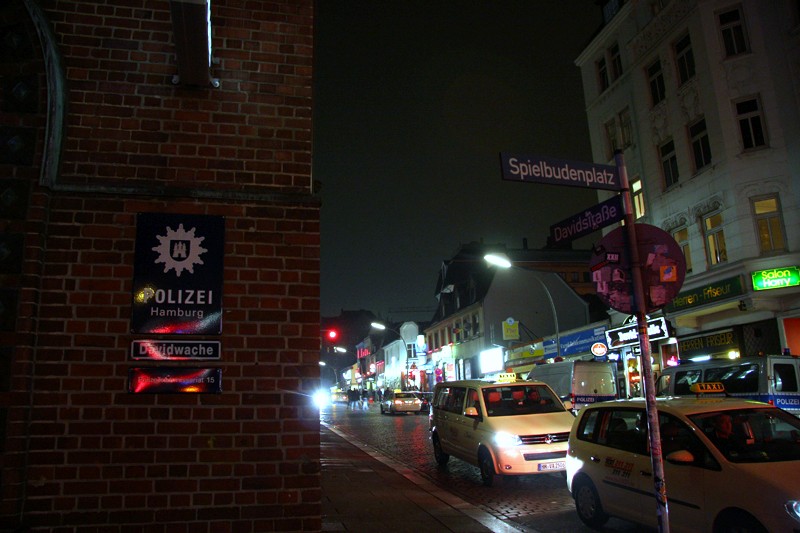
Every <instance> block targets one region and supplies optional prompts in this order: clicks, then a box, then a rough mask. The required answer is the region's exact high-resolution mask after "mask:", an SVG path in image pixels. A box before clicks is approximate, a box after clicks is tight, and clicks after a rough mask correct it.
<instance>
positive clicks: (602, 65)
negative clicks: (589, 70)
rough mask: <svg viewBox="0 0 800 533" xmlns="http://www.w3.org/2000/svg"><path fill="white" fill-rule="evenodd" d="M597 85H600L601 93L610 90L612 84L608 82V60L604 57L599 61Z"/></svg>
mask: <svg viewBox="0 0 800 533" xmlns="http://www.w3.org/2000/svg"><path fill="white" fill-rule="evenodd" d="M597 83H599V84H600V92H603V91H605V90H606V89H608V87H609V85H610V83H609V81H608V66H607V65H606V58H605V57H602V58H600V60H599V61H597Z"/></svg>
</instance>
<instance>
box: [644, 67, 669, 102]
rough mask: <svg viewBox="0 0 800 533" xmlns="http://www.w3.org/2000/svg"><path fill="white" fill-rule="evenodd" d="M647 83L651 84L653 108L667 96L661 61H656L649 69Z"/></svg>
mask: <svg viewBox="0 0 800 533" xmlns="http://www.w3.org/2000/svg"><path fill="white" fill-rule="evenodd" d="M647 81H648V83H649V84H650V100H651V101H652V104H653V106H656V105H658V103H659V102H661V101H662V100H663V99H664V97H665V96H666V87H665V86H664V73H663V72H662V71H661V60H660V59H656V60H655V61H654V62H653V63H651V64H650V66H649V67H647Z"/></svg>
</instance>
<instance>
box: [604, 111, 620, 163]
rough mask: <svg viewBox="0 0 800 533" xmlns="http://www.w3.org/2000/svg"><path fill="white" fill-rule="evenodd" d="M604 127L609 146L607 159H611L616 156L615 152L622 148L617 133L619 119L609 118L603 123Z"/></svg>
mask: <svg viewBox="0 0 800 533" xmlns="http://www.w3.org/2000/svg"><path fill="white" fill-rule="evenodd" d="M603 129H604V130H605V132H606V146H607V147H608V151H607V152H606V159H611V158H612V157H614V152H615V151H616V150H617V149H618V148H620V145H619V138H618V135H617V121H616V120H614V119H611V120H609V121H608V122H606V123H605V124H603Z"/></svg>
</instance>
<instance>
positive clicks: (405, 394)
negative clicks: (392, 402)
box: [394, 392, 416, 400]
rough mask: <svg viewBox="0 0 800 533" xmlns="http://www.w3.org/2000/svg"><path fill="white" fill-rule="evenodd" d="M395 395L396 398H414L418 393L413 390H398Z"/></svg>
mask: <svg viewBox="0 0 800 533" xmlns="http://www.w3.org/2000/svg"><path fill="white" fill-rule="evenodd" d="M394 397H395V399H396V400H413V399H415V398H416V395H415V394H414V393H413V392H398V393H397V394H395V395H394Z"/></svg>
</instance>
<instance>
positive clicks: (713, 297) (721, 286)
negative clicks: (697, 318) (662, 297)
mask: <svg viewBox="0 0 800 533" xmlns="http://www.w3.org/2000/svg"><path fill="white" fill-rule="evenodd" d="M741 294H742V279H741V278H740V277H739V276H734V277H732V278H726V279H723V280H720V281H717V282H715V283H712V284H710V285H706V286H704V287H698V288H696V289H692V290H689V291H683V292H681V293H678V296H676V297H675V298H674V299H673V300H672V302H671V303H670V304H669V305H667V307H666V310H667V311H668V312H675V311H683V310H684V309H690V308H692V307H698V306H701V305H705V304H709V303H713V302H719V301H722V300H726V299H728V298H732V297H734V296H740V295H741Z"/></svg>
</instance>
